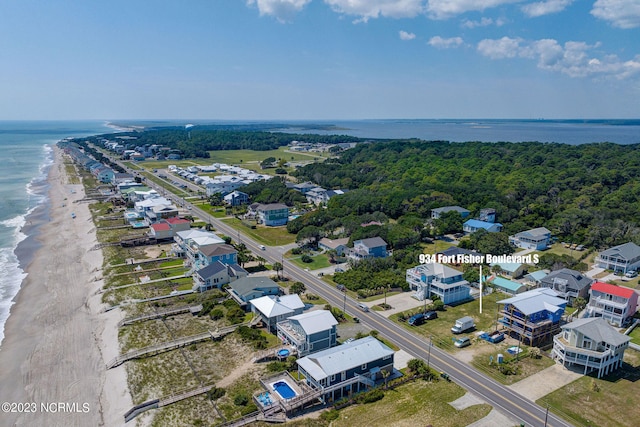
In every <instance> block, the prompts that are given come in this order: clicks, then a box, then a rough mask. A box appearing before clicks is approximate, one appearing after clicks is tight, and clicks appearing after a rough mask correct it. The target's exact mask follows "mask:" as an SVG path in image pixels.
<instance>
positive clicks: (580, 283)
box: [540, 268, 594, 305]
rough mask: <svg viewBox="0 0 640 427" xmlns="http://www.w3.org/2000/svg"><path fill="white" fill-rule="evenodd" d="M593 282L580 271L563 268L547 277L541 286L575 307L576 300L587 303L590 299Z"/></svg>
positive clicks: (541, 282)
mask: <svg viewBox="0 0 640 427" xmlns="http://www.w3.org/2000/svg"><path fill="white" fill-rule="evenodd" d="M593 282H594V280H593V279H591V278H589V277H587V276H585V275H584V274H582V273H580V272H579V271H576V270H571V269H569V268H563V269H561V270H556V271H552V272H551V273H549V274H548V275H546V276H545V277H544V279H542V280H541V281H540V286H541V287H545V288H551V289H553V290H554V291H556V292H557V293H558V296H559V297H560V298H564V299H566V300H567V302H568V303H569V305H573V302H574V301H575V299H576V298H583V299H584V300H585V301H586V300H587V299H588V298H589V289H591V284H592V283H593Z"/></svg>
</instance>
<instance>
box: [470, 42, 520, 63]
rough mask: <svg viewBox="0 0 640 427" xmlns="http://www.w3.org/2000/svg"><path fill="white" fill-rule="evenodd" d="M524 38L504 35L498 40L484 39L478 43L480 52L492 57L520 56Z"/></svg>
mask: <svg viewBox="0 0 640 427" xmlns="http://www.w3.org/2000/svg"><path fill="white" fill-rule="evenodd" d="M521 41H522V39H519V38H518V39H512V38H509V37H503V38H501V39H498V40H494V39H484V40H481V41H480V42H479V43H478V52H480V53H481V54H482V55H484V56H488V57H489V58H491V59H502V58H514V57H516V56H518V54H519V52H520V50H521V47H520V42H521Z"/></svg>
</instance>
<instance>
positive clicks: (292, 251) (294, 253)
mask: <svg viewBox="0 0 640 427" xmlns="http://www.w3.org/2000/svg"><path fill="white" fill-rule="evenodd" d="M302 252H303V251H302V248H293V249H291V254H292V255H300V254H301V253H302Z"/></svg>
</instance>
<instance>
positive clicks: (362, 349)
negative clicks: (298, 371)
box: [297, 336, 394, 381]
mask: <svg viewBox="0 0 640 427" xmlns="http://www.w3.org/2000/svg"><path fill="white" fill-rule="evenodd" d="M393 353H394V352H393V350H391V349H390V348H389V347H387V346H386V345H384V344H383V343H381V342H380V341H378V340H377V339H375V338H374V337H371V336H369V337H364V338H362V339H359V340H355V341H352V342H350V343H348V344H342V345H339V346H337V347H332V348H329V349H326V350H322V351H319V352H317V353H314V354H312V355H309V356H306V357H303V358H301V359H298V360H297V363H298V365H300V367H301V368H302V369H304V370H305V371H306V372H307V373H308V374H309V375H311V376H312V377H313V378H314V379H315V380H316V381H319V380H321V379H324V378H327V377H330V376H331V375H336V374H339V373H341V372H343V371H347V370H349V369H353V368H356V367H359V366H362V365H364V364H365V363H370V362H373V361H376V360H379V359H382V358H384V357H386V356H391V355H392V354H393Z"/></svg>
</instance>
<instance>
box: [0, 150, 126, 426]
mask: <svg viewBox="0 0 640 427" xmlns="http://www.w3.org/2000/svg"><path fill="white" fill-rule="evenodd" d="M48 183H49V185H50V187H49V198H50V202H49V203H48V204H45V205H43V206H42V207H41V208H39V209H37V210H36V211H35V212H33V213H32V214H31V215H30V216H29V217H28V220H29V221H28V223H27V225H26V226H25V229H24V232H25V234H27V235H29V234H30V233H31V232H34V231H37V233H35V236H36V237H35V238H29V239H26V240H25V241H24V242H22V243H21V244H20V246H19V247H18V249H17V250H16V253H17V255H18V257H19V259H20V260H21V262H23V263H24V265H23V268H24V269H25V271H26V273H27V277H26V279H25V280H24V282H23V284H22V286H21V289H20V291H19V293H18V295H17V296H16V298H15V304H14V305H13V306H12V307H11V313H10V316H9V318H8V320H7V323H6V325H5V338H4V341H3V342H2V346H1V347H0V367H1V369H0V401H1V402H2V405H3V406H2V412H0V424H1V425H3V426H9V425H11V426H13V425H17V426H99V425H105V426H118V425H123V424H124V418H123V414H124V413H125V412H126V411H127V410H128V409H130V408H131V406H132V401H131V397H130V395H129V392H128V388H127V382H126V373H125V370H124V369H112V370H110V371H107V370H106V368H105V363H106V362H107V361H108V360H110V359H112V358H113V357H115V356H116V355H117V354H118V352H119V346H118V330H117V322H118V321H119V320H120V316H121V314H120V311H119V310H113V311H110V312H106V313H104V312H102V309H103V305H102V304H101V294H99V293H98V291H99V290H100V288H101V287H102V280H101V277H102V262H103V257H102V251H101V250H91V249H92V247H94V246H95V245H96V243H97V240H96V234H95V226H94V224H93V221H92V219H91V215H90V212H89V207H88V203H87V202H86V201H81V200H82V199H83V198H84V189H83V187H82V185H80V184H75V185H72V184H68V180H67V177H66V174H65V168H64V164H63V162H62V151H61V150H59V149H58V148H54V163H53V165H52V166H51V168H50V170H49V174H48ZM72 213H73V214H75V218H72ZM5 402H6V403H5ZM7 404H8V405H7Z"/></svg>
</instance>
